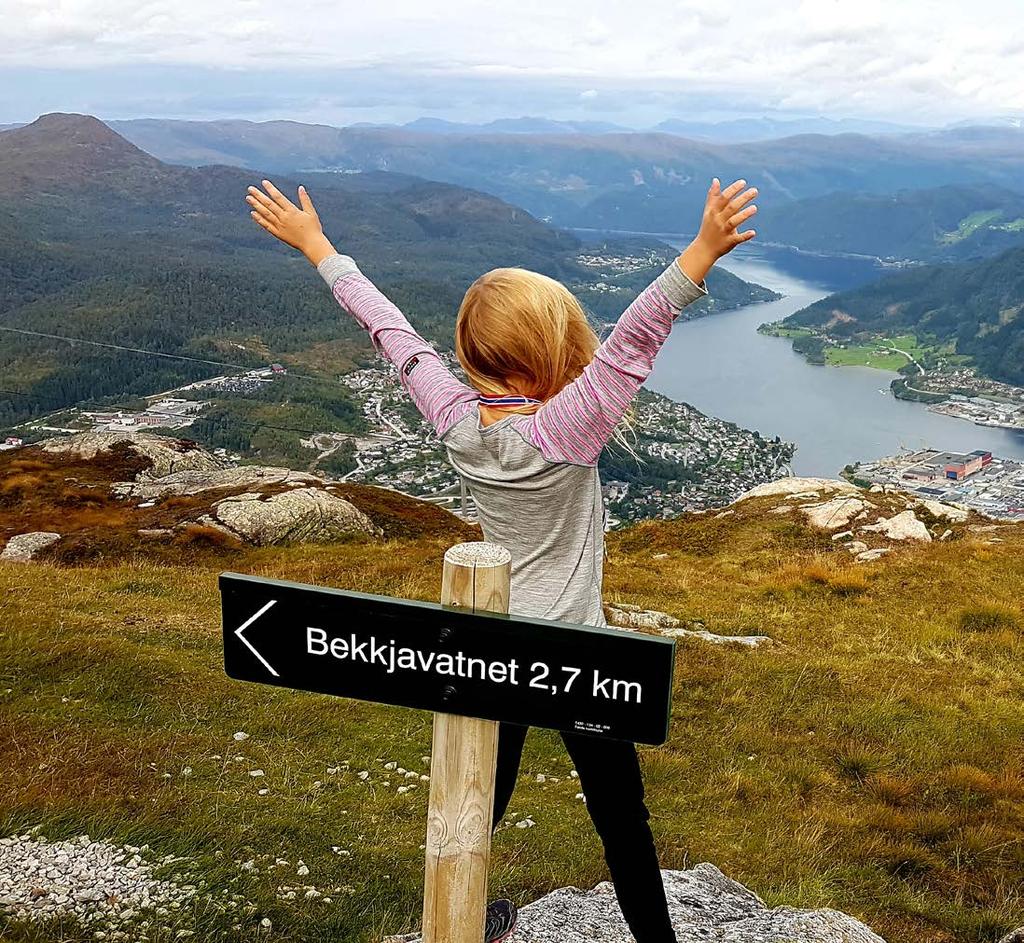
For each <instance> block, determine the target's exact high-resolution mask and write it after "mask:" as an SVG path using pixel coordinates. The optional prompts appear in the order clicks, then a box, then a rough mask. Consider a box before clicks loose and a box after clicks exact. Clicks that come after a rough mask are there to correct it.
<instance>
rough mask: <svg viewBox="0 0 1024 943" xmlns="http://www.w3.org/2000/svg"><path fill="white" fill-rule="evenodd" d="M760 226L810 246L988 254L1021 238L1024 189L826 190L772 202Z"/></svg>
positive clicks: (898, 253)
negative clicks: (818, 194) (817, 195)
mask: <svg viewBox="0 0 1024 943" xmlns="http://www.w3.org/2000/svg"><path fill="white" fill-rule="evenodd" d="M761 232H762V234H763V235H764V237H765V239H768V240H770V241H773V242H781V243H785V244H786V245H791V246H797V247H799V248H801V249H806V250H809V251H812V252H852V253H858V254H863V255H871V256H879V257H882V258H897V259H916V260H919V261H940V260H950V261H952V260H956V259H966V258H974V257H980V256H992V255H997V254H998V253H1000V252H1003V251H1005V250H1006V249H1010V248H1013V247H1015V246H1019V245H1024V195H1022V194H1020V193H1014V192H1012V191H1009V190H1005V189H1002V188H1001V187H987V186H986V187H981V186H971V187H968V186H950V187H936V188H933V189H928V190H900V191H899V192H898V193H895V194H878V193H829V194H827V195H825V196H819V197H812V198H810V199H806V200H796V201H793V202H790V203H780V204H779V205H778V206H775V207H773V209H772V213H771V216H770V218H769V219H766V220H765V222H764V224H763V225H762V226H761Z"/></svg>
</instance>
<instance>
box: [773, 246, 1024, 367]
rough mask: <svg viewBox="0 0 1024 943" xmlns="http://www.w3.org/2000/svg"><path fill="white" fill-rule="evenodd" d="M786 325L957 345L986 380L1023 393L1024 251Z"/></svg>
mask: <svg viewBox="0 0 1024 943" xmlns="http://www.w3.org/2000/svg"><path fill="white" fill-rule="evenodd" d="M783 323H785V324H788V325H790V326H805V327H819V328H820V327H827V328H828V332H829V334H832V335H835V336H838V337H854V336H856V335H857V334H858V333H860V332H864V331H867V332H872V333H881V334H901V333H906V332H914V333H918V334H920V335H925V336H927V335H930V336H932V337H935V338H937V339H938V340H940V341H954V342H955V343H956V350H957V353H960V354H964V355H967V356H969V357H972V358H973V359H974V362H975V363H976V364H977V366H978V367H979V369H980V370H981V371H982V372H983V373H985V374H987V375H988V376H990V377H993V378H995V379H997V380H1003V381H1005V382H1007V383H1013V384H1017V385H1019V386H1024V248H1019V249H1011V250H1010V251H1008V252H1004V253H1003V254H1002V255H999V256H997V257H996V258H994V259H986V260H984V261H980V262H970V263H958V264H946V265H929V266H921V267H918V268H912V269H908V270H907V271H904V272H900V273H898V274H895V275H890V276H889V277H887V278H883V279H882V280H881V281H879V282H876V283H874V284H872V285H867V286H865V287H863V288H858V289H855V290H853V291H845V292H840V293H839V294H835V295H830V296H829V297H828V298H824V299H822V300H821V301H818V302H816V303H815V304H813V305H810V306H809V307H807V308H804V309H803V310H801V311H797V312H796V313H795V314H793V315H791V316H790V317H788V318H787V319H786V320H785V321H784V322H783Z"/></svg>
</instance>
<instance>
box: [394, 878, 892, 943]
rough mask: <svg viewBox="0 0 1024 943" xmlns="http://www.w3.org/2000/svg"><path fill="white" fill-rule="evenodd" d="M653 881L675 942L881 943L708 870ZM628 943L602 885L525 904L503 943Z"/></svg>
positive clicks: (849, 921) (830, 914)
mask: <svg viewBox="0 0 1024 943" xmlns="http://www.w3.org/2000/svg"><path fill="white" fill-rule="evenodd" d="M661 875H662V879H663V880H664V882H665V896H666V897H667V898H668V907H669V913H670V914H671V916H672V926H673V927H674V929H675V931H676V937H677V938H678V940H679V943H696V941H698V940H699V941H703V943H885V941H884V940H883V939H882V937H880V936H879V935H878V934H877V933H874V932H873V931H872V930H870V929H869V928H868V927H866V926H865V925H864V924H863V923H861V922H860V921H859V920H856V919H854V918H853V917H850V916H847V915H846V914H844V913H840V912H839V911H837V910H831V909H828V908H823V909H821V910H796V909H795V908H793V907H768V906H767V905H766V904H765V903H764V901H763V900H761V898H760V897H758V896H757V895H756V894H755V893H754V892H753V891H750V890H748V889H747V888H745V887H744V886H743V885H742V884H738V883H737V882H736V881H733V880H730V879H729V878H727V877H726V876H725V875H724V874H722V872H721V871H719V870H718V868H716V867H715V866H714V865H713V864H698V865H696V866H695V867H693V868H691V869H690V870H688V871H662V872H661ZM397 939H401V940H410V941H411V940H413V939H414V937H400V938H397ZM632 941H633V937H632V935H631V934H630V932H629V928H628V927H627V926H626V923H625V921H624V920H623V919H622V913H621V911H620V910H619V905H618V901H617V900H616V898H615V891H614V889H613V888H612V885H611V884H610V883H608V882H604V883H602V884H598V885H597V887H595V888H594V889H593V890H591V891H581V890H579V889H578V888H575V887H563V888H559V889H558V890H557V891H552V892H551V893H550V894H547V895H545V896H544V897H542V898H540V900H537V901H535V902H534V903H532V904H528V905H527V906H525V907H523V908H522V910H520V912H519V925H518V927H517V928H516V930H515V932H514V933H513V934H512V936H510V937H509V938H508V943H632Z"/></svg>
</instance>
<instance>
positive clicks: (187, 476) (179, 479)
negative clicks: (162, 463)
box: [111, 465, 324, 501]
mask: <svg viewBox="0 0 1024 943" xmlns="http://www.w3.org/2000/svg"><path fill="white" fill-rule="evenodd" d="M322 484H324V480H323V479H322V478H318V477H317V476H316V475H311V474H309V473H308V472H299V471H293V470H292V469H290V468H278V467H275V466H272V465H239V466H237V467H233V468H208V469H197V468H190V469H188V470H186V471H176V472H171V473H170V474H169V475H163V476H161V477H158V478H157V477H153V476H144V477H140V478H139V480H138V481H119V482H117V483H116V484H115V485H113V486H112V487H111V492H112V493H113V494H115V495H117V497H119V498H140V499H142V500H144V501H150V500H152V499H153V498H163V497H166V496H168V495H192V494H200V493H201V492H203V491H217V490H220V489H226V488H259V487H267V486H269V485H286V486H289V487H294V486H299V485H322Z"/></svg>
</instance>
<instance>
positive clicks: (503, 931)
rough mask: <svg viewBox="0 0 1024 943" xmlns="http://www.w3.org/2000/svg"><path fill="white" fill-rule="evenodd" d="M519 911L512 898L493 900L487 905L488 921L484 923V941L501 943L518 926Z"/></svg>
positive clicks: (486, 942)
mask: <svg viewBox="0 0 1024 943" xmlns="http://www.w3.org/2000/svg"><path fill="white" fill-rule="evenodd" d="M518 920H519V911H518V910H516V905H515V904H513V903H512V901H510V900H505V899H504V898H503V899H501V900H496V901H493V902H492V903H490V904H488V905H487V921H486V923H485V924H484V943H501V941H502V940H504V939H506V938H507V937H508V936H509V935H510V934H511V933H512V931H513V930H514V929H515V928H516V922H517V921H518Z"/></svg>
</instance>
